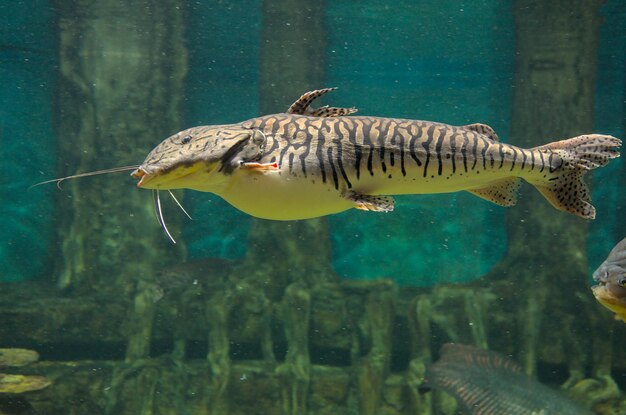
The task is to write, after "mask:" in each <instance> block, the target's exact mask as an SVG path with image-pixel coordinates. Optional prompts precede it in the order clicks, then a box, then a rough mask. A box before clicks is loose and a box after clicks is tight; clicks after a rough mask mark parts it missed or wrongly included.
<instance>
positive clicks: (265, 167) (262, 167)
mask: <svg viewBox="0 0 626 415" xmlns="http://www.w3.org/2000/svg"><path fill="white" fill-rule="evenodd" d="M241 168H242V169H245V170H249V171H256V172H259V173H263V172H270V171H278V163H254V162H249V163H241Z"/></svg>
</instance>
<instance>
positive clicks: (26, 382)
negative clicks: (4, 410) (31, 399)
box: [0, 349, 52, 393]
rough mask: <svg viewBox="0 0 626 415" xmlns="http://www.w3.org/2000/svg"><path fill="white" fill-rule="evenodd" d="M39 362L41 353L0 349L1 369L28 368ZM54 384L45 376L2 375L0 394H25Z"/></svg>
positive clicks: (0, 376)
mask: <svg viewBox="0 0 626 415" xmlns="http://www.w3.org/2000/svg"><path fill="white" fill-rule="evenodd" d="M37 360H39V353H37V352H36V351H34V350H28V349H0V367H2V366H12V367H19V366H26V365H28V364H30V363H33V362H36V361H37ZM51 383H52V382H51V381H50V380H48V379H47V378H45V377H43V376H27V375H12V374H8V373H0V393H24V392H31V391H36V390H39V389H43V388H45V387H47V386H49V385H50V384H51Z"/></svg>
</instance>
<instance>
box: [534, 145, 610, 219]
mask: <svg viewBox="0 0 626 415" xmlns="http://www.w3.org/2000/svg"><path fill="white" fill-rule="evenodd" d="M621 144H622V142H621V141H620V140H619V139H617V138H615V137H612V136H610V135H601V134H588V135H580V136H578V137H574V138H570V139H568V140H562V141H555V142H553V143H549V144H546V145H543V146H540V147H535V148H533V149H532V150H533V151H540V152H541V153H543V154H544V155H546V156H547V159H548V160H549V162H548V165H549V173H550V174H549V175H547V178H544V179H542V180H531V183H532V184H533V185H534V186H535V187H536V188H537V190H539V191H540V192H541V194H542V195H543V196H544V197H545V198H546V199H547V200H548V201H549V202H550V203H551V204H552V206H554V207H555V208H557V209H559V210H564V211H566V212H569V213H573V214H574V215H576V216H580V217H581V218H585V219H594V218H595V217H596V209H595V208H594V207H593V205H592V204H591V195H590V192H589V188H588V187H587V185H586V184H585V182H584V181H583V176H584V174H585V173H586V172H587V171H589V170H593V169H596V168H598V167H602V166H605V165H606V164H608V162H609V161H610V160H611V159H614V158H616V157H619V152H618V149H619V147H620V145H621ZM542 177H543V176H542Z"/></svg>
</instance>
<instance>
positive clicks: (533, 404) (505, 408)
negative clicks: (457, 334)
mask: <svg viewBox="0 0 626 415" xmlns="http://www.w3.org/2000/svg"><path fill="white" fill-rule="evenodd" d="M430 388H434V389H441V390H443V391H445V392H448V393H450V394H451V395H453V396H454V397H455V398H456V399H457V400H458V401H459V404H460V405H461V406H462V407H463V408H464V409H465V411H466V412H467V413H468V414H470V415H478V414H492V415H539V414H540V415H591V414H592V412H590V411H589V410H587V409H584V408H581V407H579V406H578V405H576V404H575V403H573V402H571V401H570V400H568V399H567V398H565V397H564V396H563V395H561V394H560V393H559V392H557V391H555V390H553V389H551V388H549V387H548V386H545V385H543V384H541V383H539V382H537V381H536V380H534V379H532V378H530V377H528V376H527V375H526V374H524V373H523V371H522V368H521V367H520V366H519V365H518V364H517V363H514V362H513V361H511V360H509V359H507V358H505V357H504V356H501V355H499V354H498V353H495V352H492V351H489V350H484V349H479V348H476V347H473V346H466V345H460V344H452V343H448V344H445V345H444V346H443V347H442V348H441V357H440V358H439V360H438V361H437V362H436V363H434V364H432V365H431V366H430V367H429V368H428V369H427V372H426V377H425V383H424V385H423V390H424V391H427V390H428V389H430Z"/></svg>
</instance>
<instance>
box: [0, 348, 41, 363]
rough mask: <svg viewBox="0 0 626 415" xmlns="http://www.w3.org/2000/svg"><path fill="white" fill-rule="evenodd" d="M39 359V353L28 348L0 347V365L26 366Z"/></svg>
mask: <svg viewBox="0 0 626 415" xmlns="http://www.w3.org/2000/svg"><path fill="white" fill-rule="evenodd" d="M37 360H39V353H37V352H36V351H34V350H29V349H0V367H2V366H13V367H18V366H26V365H27V364H29V363H33V362H36V361H37Z"/></svg>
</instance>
